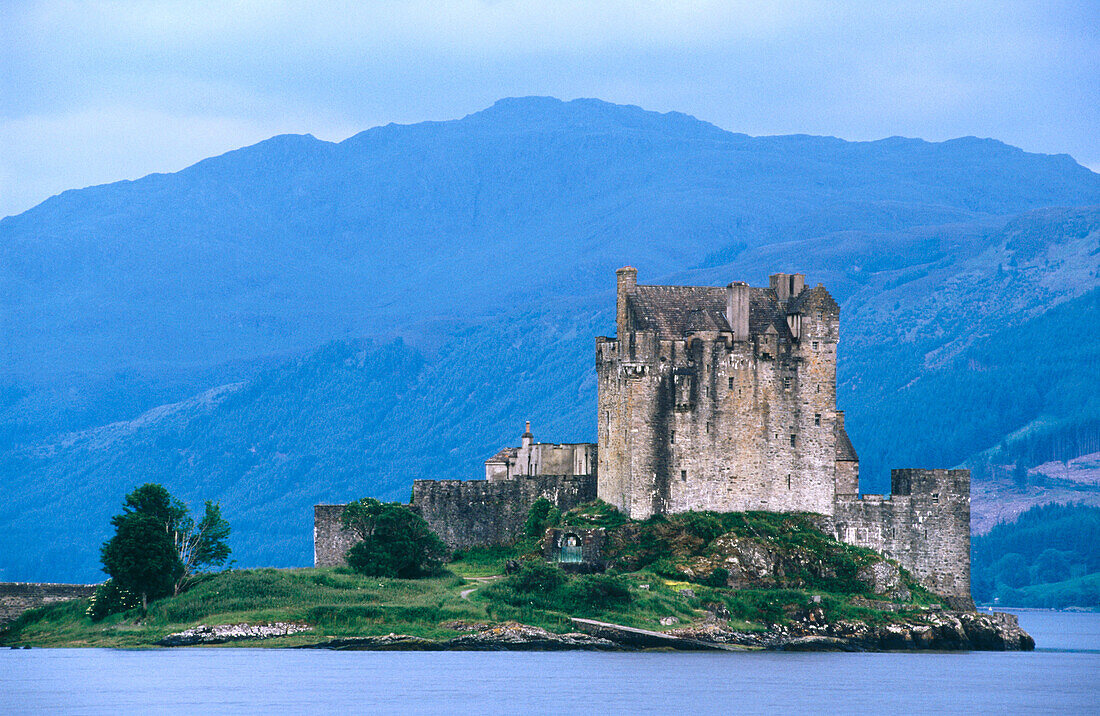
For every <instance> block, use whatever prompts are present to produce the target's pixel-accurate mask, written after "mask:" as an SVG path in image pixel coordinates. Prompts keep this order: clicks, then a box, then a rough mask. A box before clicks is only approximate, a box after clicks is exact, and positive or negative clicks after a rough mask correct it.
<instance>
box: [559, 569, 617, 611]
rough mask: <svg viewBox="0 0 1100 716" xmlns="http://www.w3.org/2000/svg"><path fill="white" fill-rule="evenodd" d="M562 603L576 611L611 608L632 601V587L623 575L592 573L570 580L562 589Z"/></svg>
mask: <svg viewBox="0 0 1100 716" xmlns="http://www.w3.org/2000/svg"><path fill="white" fill-rule="evenodd" d="M560 591H561V601H562V603H563V604H564V605H565V606H567V607H569V608H570V609H572V610H575V611H597V610H603V609H611V608H613V607H619V606H622V605H624V604H629V603H630V589H629V588H628V587H627V585H626V582H624V581H623V579H622V578H621V577H613V576H610V575H606V574H590V575H585V576H583V577H578V578H576V579H573V580H570V581H569V582H567V583H566V584H565V585H563V586H562V587H561V589H560Z"/></svg>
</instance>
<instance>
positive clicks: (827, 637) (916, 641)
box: [670, 610, 1035, 651]
mask: <svg viewBox="0 0 1100 716" xmlns="http://www.w3.org/2000/svg"><path fill="white" fill-rule="evenodd" d="M817 616H818V615H815V614H813V610H811V611H810V613H808V614H807V616H806V617H805V618H803V619H802V620H799V621H797V622H794V623H792V624H789V625H785V626H773V627H772V628H771V629H768V630H766V631H760V632H739V631H735V630H731V629H729V628H728V627H727V626H725V625H724V624H722V623H721V622H709V623H706V624H703V625H695V626H688V627H683V628H681V629H674V630H672V631H671V632H670V633H673V634H677V635H681V636H684V637H687V638H692V639H698V640H701V641H715V642H718V643H724V644H738V645H741V646H752V647H758V648H762V649H770V650H779V651H917V650H934V651H1030V650H1032V649H1034V648H1035V640H1034V639H1032V638H1031V635H1029V634H1028V633H1027V632H1025V631H1024V630H1023V629H1021V628H1020V625H1019V622H1018V621H1017V619H1016V616H1015V615H1013V614H1002V613H999V612H997V613H993V614H983V613H980V612H954V611H932V612H928V613H926V614H924V615H921V616H920V617H919V618H915V619H913V620H912V621H909V622H899V623H892V624H884V625H875V624H868V623H866V622H862V621H848V620H844V621H838V622H835V623H832V624H826V623H823V620H821V619H820V618H815V617H817Z"/></svg>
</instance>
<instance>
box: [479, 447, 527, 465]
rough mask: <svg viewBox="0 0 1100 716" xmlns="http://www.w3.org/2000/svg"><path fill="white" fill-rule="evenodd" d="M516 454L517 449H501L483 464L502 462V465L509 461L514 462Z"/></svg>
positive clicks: (517, 452)
mask: <svg viewBox="0 0 1100 716" xmlns="http://www.w3.org/2000/svg"><path fill="white" fill-rule="evenodd" d="M482 454H484V453H482ZM518 454H519V448H514V447H506V448H501V449H500V451H499V452H498V453H497V454H496V455H493V456H492V457H491V458H489V459H488V460H486V461H485V462H503V463H507V462H508V461H509V460H514V459H515V458H516V455H518Z"/></svg>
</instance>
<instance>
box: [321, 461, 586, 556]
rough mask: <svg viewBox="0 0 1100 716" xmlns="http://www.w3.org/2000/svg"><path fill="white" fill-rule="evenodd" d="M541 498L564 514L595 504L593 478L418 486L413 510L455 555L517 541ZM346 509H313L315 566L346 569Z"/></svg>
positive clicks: (349, 539) (348, 544)
mask: <svg viewBox="0 0 1100 716" xmlns="http://www.w3.org/2000/svg"><path fill="white" fill-rule="evenodd" d="M540 497H545V498H546V499H548V500H550V501H551V502H552V503H554V504H555V505H557V507H558V508H560V509H561V510H568V509H571V508H573V507H576V506H577V505H580V504H583V503H585V502H591V501H592V500H594V499H596V476H595V475H531V476H525V477H520V478H517V479H515V480H492V481H489V480H416V481H414V482H413V502H412V504H411V505H410V506H409V507H410V508H411V509H412V510H413V511H414V512H416V513H418V514H419V515H420V516H421V517H423V518H424V519H425V521H427V523H428V526H429V527H431V528H432V531H434V532H435V533H436V534H438V535H439V537H440V539H442V540H443V541H444V542H446V543H447V546H448V547H450V548H451V549H464V548H466V547H473V546H478V545H488V544H506V543H510V542H513V541H515V540H516V538H517V537H519V535H520V532H521V531H522V530H523V523H524V522H525V521H526V520H527V511H528V510H529V509H530V508H531V505H532V504H533V503H534V502H535V500H537V499H538V498H540ZM343 512H344V506H343V505H316V506H314V508H313V520H314V522H313V564H314V566H316V567H335V566H339V565H343V564H346V562H345V560H344V553H345V552H347V551H348V549H350V548H351V546H352V545H353V544H355V538H354V536H353V535H352V534H351V533H349V532H346V531H344V530H343V529H341V527H340V516H341V515H342V514H343Z"/></svg>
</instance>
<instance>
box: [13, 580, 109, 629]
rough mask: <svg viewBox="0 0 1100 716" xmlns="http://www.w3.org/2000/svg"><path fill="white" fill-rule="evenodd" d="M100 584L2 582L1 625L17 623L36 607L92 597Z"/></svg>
mask: <svg viewBox="0 0 1100 716" xmlns="http://www.w3.org/2000/svg"><path fill="white" fill-rule="evenodd" d="M97 586H99V585H98V584H49V583H37V582H0V624H7V623H8V622H11V621H15V620H16V619H18V618H19V616H20V615H21V614H22V613H23V612H25V611H27V610H29V609H34V608H35V607H41V606H45V605H47V604H53V603H54V602H64V601H67V600H69V599H83V598H84V597H90V596H92V593H93V592H95V588H96V587H97Z"/></svg>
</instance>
